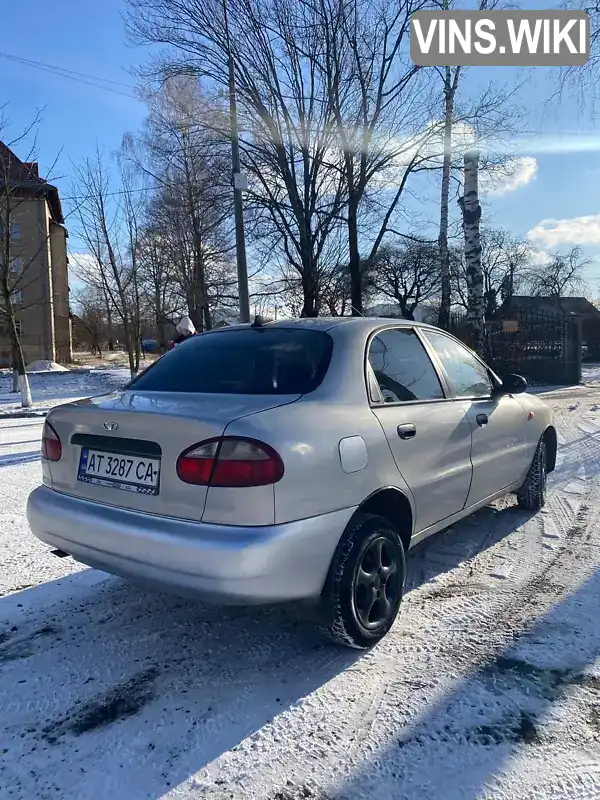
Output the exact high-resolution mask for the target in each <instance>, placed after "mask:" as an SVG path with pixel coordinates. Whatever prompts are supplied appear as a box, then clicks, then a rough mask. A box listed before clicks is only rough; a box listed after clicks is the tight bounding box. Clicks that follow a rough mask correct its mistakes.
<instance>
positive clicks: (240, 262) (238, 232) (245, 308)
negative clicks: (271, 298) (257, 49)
mask: <svg viewBox="0 0 600 800" xmlns="http://www.w3.org/2000/svg"><path fill="white" fill-rule="evenodd" d="M223 19H224V22H225V38H226V40H227V61H228V66H229V122H230V128H231V172H232V180H233V207H234V213H235V255H236V261H237V274H238V294H239V297H240V322H250V299H249V296H248V267H247V264H246V238H245V235H244V210H243V207H242V192H243V190H244V188H245V186H244V179H243V176H242V175H241V173H240V144H239V136H238V124H237V104H236V99H235V71H234V64H233V53H232V52H231V41H230V39H229V22H228V18H227V0H223Z"/></svg>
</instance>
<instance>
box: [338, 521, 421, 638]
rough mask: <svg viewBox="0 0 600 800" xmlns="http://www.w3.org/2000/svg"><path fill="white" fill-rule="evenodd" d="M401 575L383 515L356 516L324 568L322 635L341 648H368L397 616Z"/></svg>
mask: <svg viewBox="0 0 600 800" xmlns="http://www.w3.org/2000/svg"><path fill="white" fill-rule="evenodd" d="M405 577H406V561H405V556H404V546H403V544H402V540H401V538H400V535H399V533H398V531H397V529H396V528H395V527H394V526H393V525H392V524H391V523H390V522H389V521H388V520H387V519H385V518H384V517H379V516H377V515H375V514H356V515H355V516H354V517H353V518H352V519H351V520H350V522H349V523H348V526H347V528H346V530H345V531H344V534H343V536H342V538H341V540H340V543H339V545H338V547H337V550H336V552H335V554H334V557H333V560H332V562H331V567H330V569H329V575H328V578H327V581H326V584H325V589H324V591H323V597H322V600H323V608H322V611H323V614H324V617H325V620H324V624H323V625H322V631H323V633H324V634H325V635H326V636H327V637H328V638H329V639H332V640H333V641H334V642H336V644H340V645H344V646H346V647H352V648H355V649H358V650H366V649H368V648H370V647H373V645H375V644H377V642H379V641H381V639H383V637H384V636H385V635H386V634H387V633H388V632H389V630H390V628H391V627H392V625H393V624H394V621H395V619H396V617H397V616H398V612H399V610H400V603H401V601H402V593H403V591H404V581H405Z"/></svg>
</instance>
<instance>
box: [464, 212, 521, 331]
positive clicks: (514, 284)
mask: <svg viewBox="0 0 600 800" xmlns="http://www.w3.org/2000/svg"><path fill="white" fill-rule="evenodd" d="M480 238H481V273H482V278H483V300H484V314H485V317H486V319H487V318H489V317H491V316H493V315H494V314H495V313H496V312H497V311H498V308H499V307H500V306H501V304H502V303H503V302H505V301H506V300H508V299H509V298H510V297H512V296H513V295H515V294H516V293H517V292H518V291H519V289H520V287H521V286H522V285H523V284H524V283H525V275H526V273H527V271H528V269H529V264H530V260H531V255H532V247H531V245H530V244H529V242H528V241H527V240H526V239H524V238H522V237H519V236H513V235H511V234H510V233H509V232H508V231H507V230H505V229H504V228H485V227H483V228H482V229H481V234H480ZM450 261H451V268H450V272H451V277H452V289H453V302H454V303H456V304H457V305H460V306H463V307H464V308H465V309H466V308H467V306H468V296H467V295H468V291H467V280H466V272H465V258H464V250H463V252H460V251H459V250H458V249H457V248H456V247H453V248H451V250H450Z"/></svg>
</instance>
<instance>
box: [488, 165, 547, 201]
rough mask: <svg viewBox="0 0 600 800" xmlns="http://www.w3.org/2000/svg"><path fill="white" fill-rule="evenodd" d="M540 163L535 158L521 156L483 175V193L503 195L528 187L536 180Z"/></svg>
mask: <svg viewBox="0 0 600 800" xmlns="http://www.w3.org/2000/svg"><path fill="white" fill-rule="evenodd" d="M537 170H538V163H537V160H536V159H535V158H533V156H519V157H515V158H512V159H510V161H508V162H505V163H504V164H503V165H502V166H500V167H497V168H496V169H493V170H490V171H489V172H484V173H482V176H481V191H482V192H483V193H485V194H488V195H495V196H499V195H503V194H508V193H509V192H514V191H516V190H517V189H520V188H522V187H523V186H527V184H528V183H531V181H532V180H533V179H534V178H535V176H536V174H537Z"/></svg>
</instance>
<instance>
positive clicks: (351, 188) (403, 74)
mask: <svg viewBox="0 0 600 800" xmlns="http://www.w3.org/2000/svg"><path fill="white" fill-rule="evenodd" d="M315 2H318V5H319V10H320V15H321V33H320V35H321V36H322V37H323V39H324V41H325V43H326V49H325V53H324V58H323V62H322V69H323V73H324V80H325V81H326V82H327V90H328V96H329V97H331V98H332V101H333V107H334V114H335V120H336V133H337V147H338V148H339V150H340V151H341V154H342V158H343V168H344V172H343V175H344V181H345V194H346V203H345V217H346V220H345V221H346V227H347V236H348V261H349V271H350V282H351V303H352V313H353V314H357V315H360V314H361V313H362V307H363V296H362V295H363V286H362V278H363V275H364V274H365V269H364V267H365V265H367V268H368V266H369V265H370V264H371V263H372V262H373V260H374V259H375V257H376V255H377V252H378V249H379V247H380V246H381V245H382V243H383V242H384V239H385V237H386V234H388V233H394V232H395V231H394V228H393V222H394V217H395V214H396V212H397V210H398V208H399V204H400V200H401V198H402V196H403V193H404V191H405V189H406V185H407V181H408V178H409V176H410V175H411V174H412V173H413V172H415V171H416V170H417V169H419V167H420V166H421V165H422V164H423V163H424V161H425V153H424V150H425V149H426V146H427V144H428V143H429V142H430V140H431V138H432V137H434V136H435V135H436V127H435V126H431V124H430V104H429V91H430V86H429V74H428V72H427V71H426V70H423V71H420V70H419V68H418V67H415V65H414V64H412V63H411V62H410V61H409V59H408V57H407V52H406V43H407V40H408V28H409V23H410V17H411V15H412V14H413V13H414V12H415V11H419V10H420V9H422V8H424V7H426V6H427V5H431V4H430V3H427V2H424V1H423V0H404V2H401V3H397V4H394V3H387V2H385V0H376V2H366V1H365V2H356V1H355V0H340V2H330V0H315Z"/></svg>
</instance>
